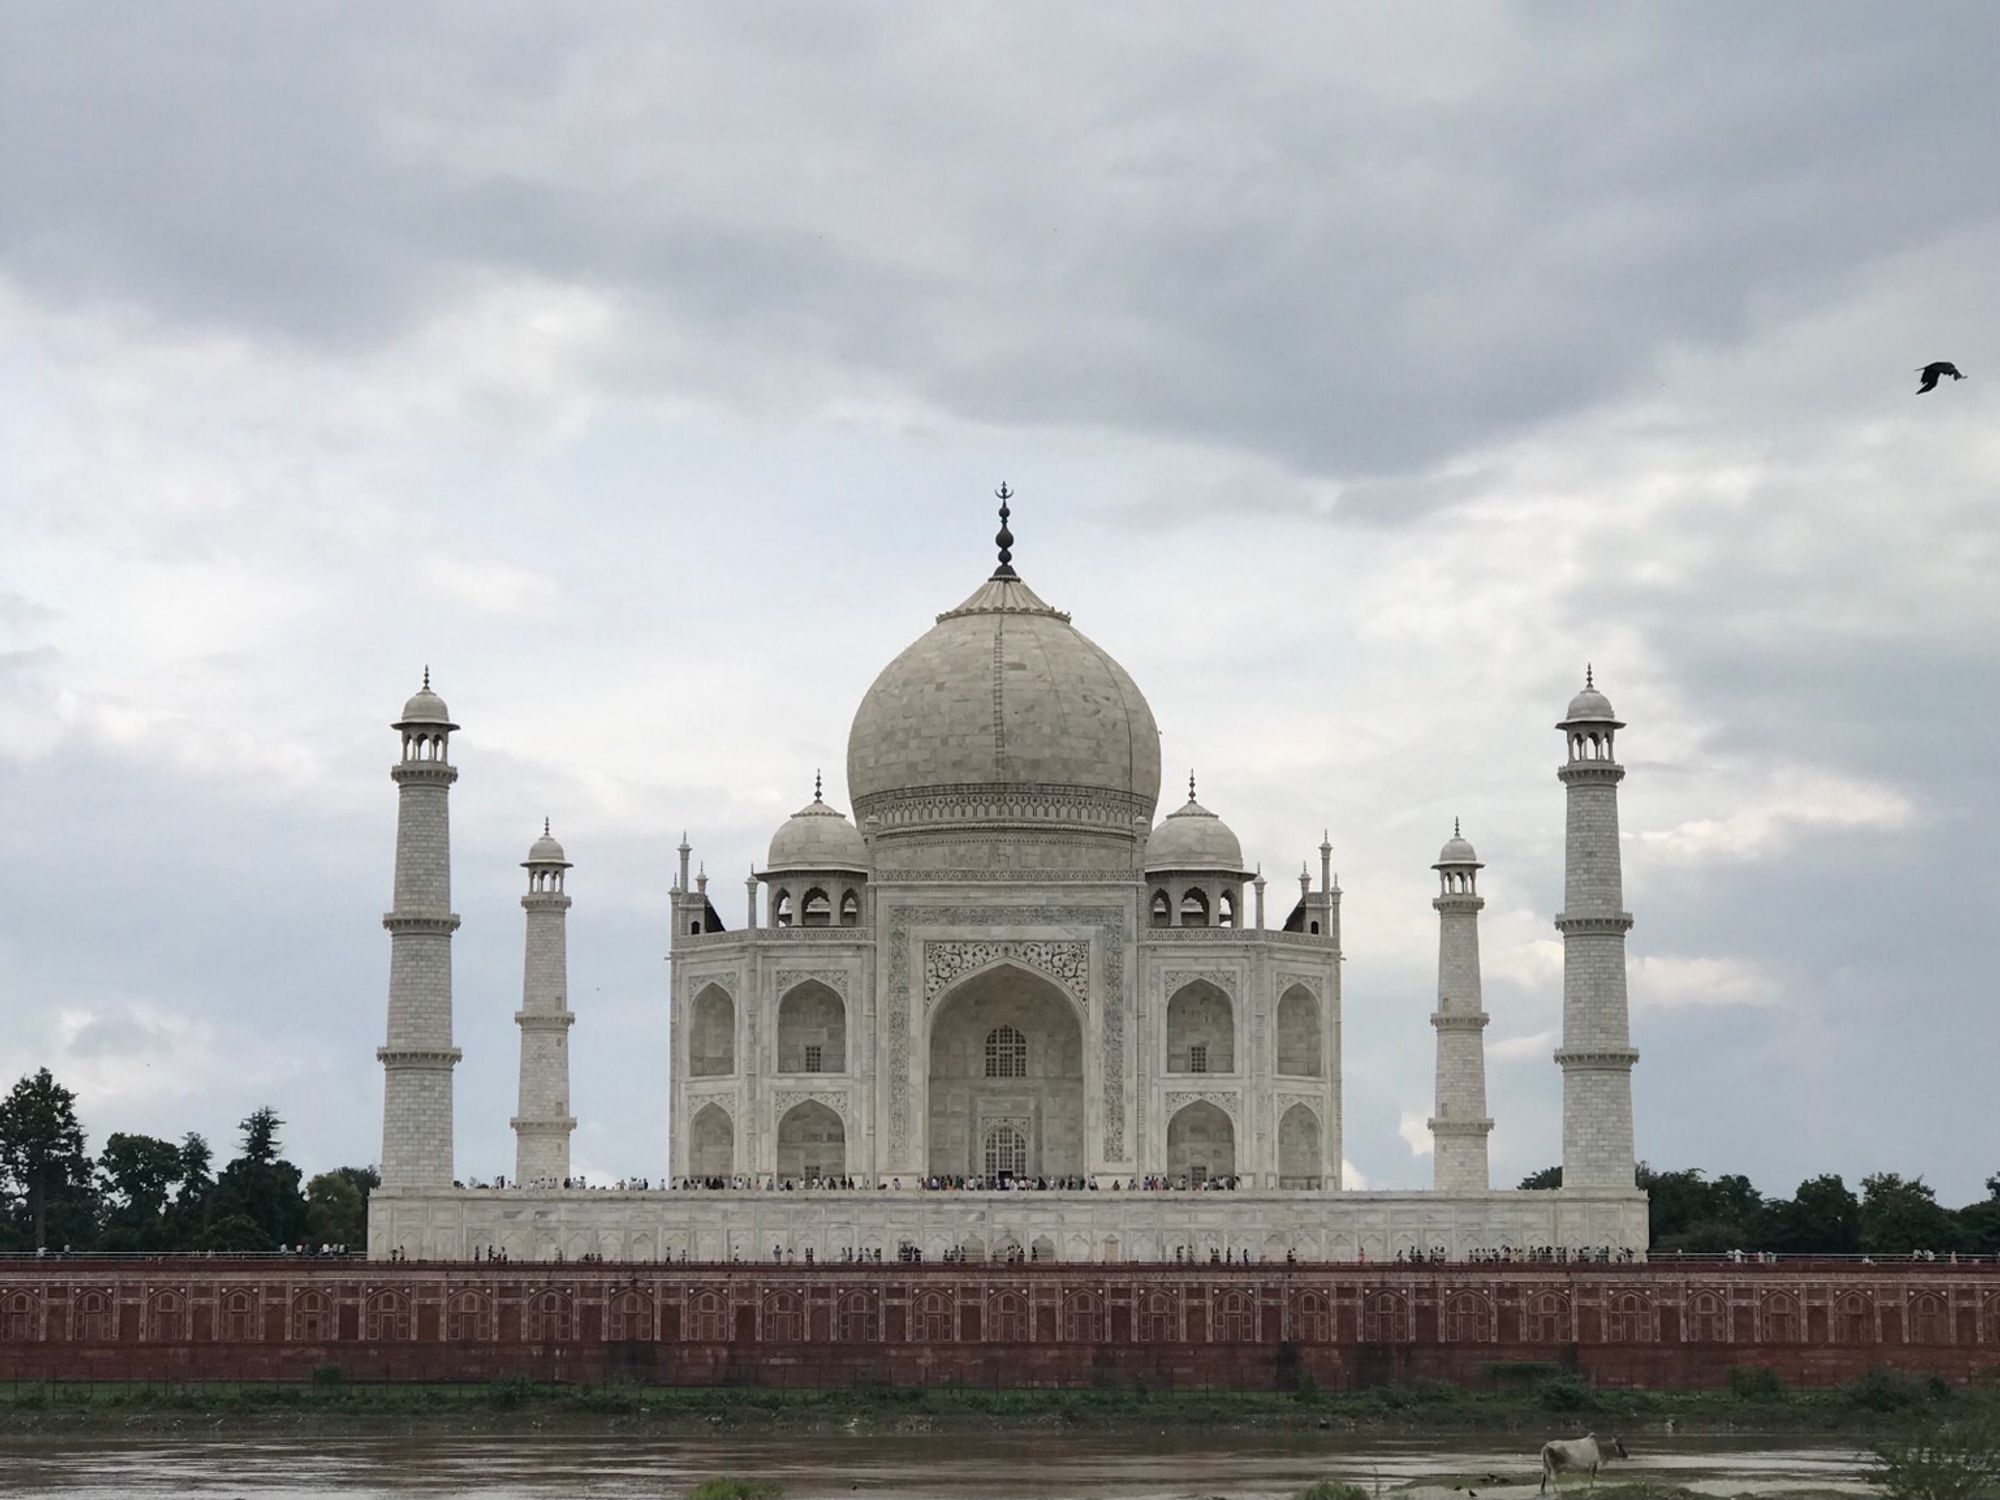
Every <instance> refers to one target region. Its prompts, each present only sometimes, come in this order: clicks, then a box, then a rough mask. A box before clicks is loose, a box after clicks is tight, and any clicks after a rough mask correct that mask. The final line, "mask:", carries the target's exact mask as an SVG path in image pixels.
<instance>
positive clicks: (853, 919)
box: [840, 889, 861, 927]
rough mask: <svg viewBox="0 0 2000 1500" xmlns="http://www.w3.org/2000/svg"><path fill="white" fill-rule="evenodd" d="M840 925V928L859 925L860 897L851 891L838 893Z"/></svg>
mask: <svg viewBox="0 0 2000 1500" xmlns="http://www.w3.org/2000/svg"><path fill="white" fill-rule="evenodd" d="M840 925H841V926H842V927H859V926H860V925H861V897H860V896H859V895H857V894H856V893H855V892H854V891H853V890H851V889H850V890H845V891H842V892H841V893H840Z"/></svg>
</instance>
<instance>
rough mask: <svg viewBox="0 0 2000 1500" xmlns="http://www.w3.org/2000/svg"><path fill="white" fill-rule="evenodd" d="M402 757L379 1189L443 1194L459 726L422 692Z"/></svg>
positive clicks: (454, 1055)
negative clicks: (451, 752) (453, 752)
mask: <svg viewBox="0 0 2000 1500" xmlns="http://www.w3.org/2000/svg"><path fill="white" fill-rule="evenodd" d="M393 727H394V728H395V730H396V731H397V732H398V733H399V734H401V735H402V737H403V758H402V760H400V761H399V762H397V764H396V766H395V768H394V769H393V770H391V771H390V773H389V776H390V779H391V780H393V781H394V782H395V783H396V786H397V788H398V807H397V813H396V898H395V910H393V911H391V912H390V913H389V914H388V915H387V916H385V917H383V918H382V925H383V926H384V927H386V928H388V929H389V1038H388V1042H387V1043H386V1045H384V1046H383V1047H381V1048H380V1049H378V1050H377V1052H376V1054H375V1055H376V1056H377V1057H378V1058H380V1059H381V1061H382V1185H383V1186H384V1187H390V1188H398V1187H449V1186H451V1180H452V1155H451V1070H452V1069H453V1068H455V1067H456V1066H458V1059H459V1051H458V1048H456V1047H454V1046H453V1045H452V1044H451V935H452V934H453V933H454V932H456V931H457V930H458V918H457V917H456V916H455V915H453V913H452V909H451V813H450V808H449V806H448V805H447V800H446V799H447V798H448V797H449V795H450V793H451V784H452V783H453V782H454V781H456V780H458V770H457V768H456V767H455V766H453V765H452V764H451V762H450V760H449V758H448V756H447V754H446V750H447V741H448V740H449V739H450V737H451V732H452V731H453V730H454V729H456V728H458V726H457V725H456V724H454V723H452V722H451V713H450V711H449V710H448V709H447V708H446V707H445V706H444V699H442V698H440V697H438V695H437V694H436V693H433V692H432V691H431V672H430V668H429V667H426V668H424V685H423V687H422V689H421V690H420V691H419V692H418V693H417V695H416V696H415V697H414V698H412V699H410V701H409V702H408V703H406V704H404V705H403V717H402V718H401V719H399V720H398V721H397V722H396V723H395V725H394V726H393Z"/></svg>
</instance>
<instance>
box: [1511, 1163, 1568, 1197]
mask: <svg viewBox="0 0 2000 1500" xmlns="http://www.w3.org/2000/svg"><path fill="white" fill-rule="evenodd" d="M1562 1185H1563V1169H1562V1168H1561V1167H1543V1168H1542V1170H1541V1171H1539V1172H1530V1173H1529V1174H1528V1175H1527V1176H1526V1177H1523V1178H1522V1179H1521V1186H1522V1187H1524V1188H1527V1189H1530V1190H1531V1191H1532V1190H1538V1189H1542V1188H1559V1187H1561V1186H1562Z"/></svg>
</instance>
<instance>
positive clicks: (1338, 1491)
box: [1292, 1479, 1368, 1500]
mask: <svg viewBox="0 0 2000 1500" xmlns="http://www.w3.org/2000/svg"><path fill="white" fill-rule="evenodd" d="M1292 1500H1368V1491H1366V1490H1364V1489H1363V1488H1361V1486H1360V1485H1358V1484H1342V1483H1341V1482H1340V1481H1339V1480H1337V1479H1322V1480H1321V1481H1320V1482H1319V1483H1318V1484H1309V1485H1307V1486H1306V1487H1305V1488H1304V1489H1302V1490H1300V1491H1299V1492H1298V1494H1296V1495H1294V1496H1293V1497H1292Z"/></svg>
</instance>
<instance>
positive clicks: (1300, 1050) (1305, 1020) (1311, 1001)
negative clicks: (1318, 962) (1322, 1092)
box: [1278, 984, 1326, 1078]
mask: <svg viewBox="0 0 2000 1500" xmlns="http://www.w3.org/2000/svg"><path fill="white" fill-rule="evenodd" d="M1325 1053H1326V1047H1325V1042H1324V1039H1323V1034H1322V1032H1321V1030H1320V1022H1319V996H1317V995H1315V994H1314V993H1313V992H1312V991H1311V990H1310V989H1308V988H1306V986H1304V985H1302V984H1295V985H1293V986H1291V987H1290V988H1289V989H1287V990H1286V991H1285V992H1284V994H1282V995H1280V996H1279V997H1278V1071H1279V1072H1280V1073H1284V1074H1287V1075H1289V1076H1291V1077H1293V1078H1318V1077H1320V1076H1321V1074H1322V1073H1323V1071H1324V1069H1325V1063H1324V1061H1323V1059H1324V1057H1325Z"/></svg>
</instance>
